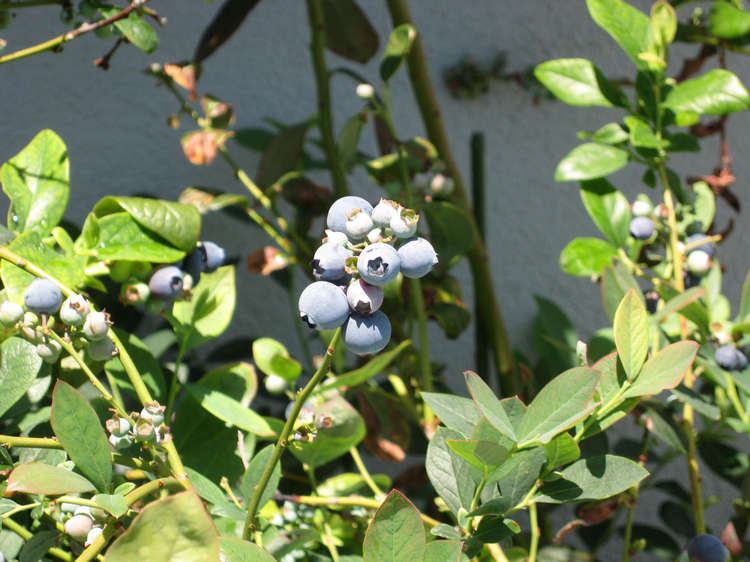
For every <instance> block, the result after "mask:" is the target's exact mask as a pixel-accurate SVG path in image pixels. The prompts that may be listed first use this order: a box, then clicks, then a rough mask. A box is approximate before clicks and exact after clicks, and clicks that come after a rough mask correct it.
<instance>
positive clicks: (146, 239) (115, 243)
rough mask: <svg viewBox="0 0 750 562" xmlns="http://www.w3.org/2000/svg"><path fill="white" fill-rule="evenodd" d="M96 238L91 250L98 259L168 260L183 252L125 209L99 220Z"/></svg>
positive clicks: (173, 259)
mask: <svg viewBox="0 0 750 562" xmlns="http://www.w3.org/2000/svg"><path fill="white" fill-rule="evenodd" d="M98 224H99V242H98V243H97V244H96V246H95V247H94V248H93V249H92V251H91V253H92V254H94V256H96V257H97V258H98V259H100V260H129V261H149V262H152V263H171V262H175V261H178V260H180V259H182V258H183V257H184V256H185V252H183V251H182V250H179V249H177V248H173V247H172V246H171V245H170V244H169V243H168V242H167V241H166V240H164V239H163V238H162V237H161V236H160V235H159V234H157V233H156V232H153V231H151V230H148V229H147V228H145V227H144V226H143V225H142V224H140V223H139V222H138V221H136V220H135V219H134V218H133V217H132V215H129V214H128V213H125V212H122V213H113V214H111V215H107V216H105V217H102V218H100V219H99V220H98Z"/></svg>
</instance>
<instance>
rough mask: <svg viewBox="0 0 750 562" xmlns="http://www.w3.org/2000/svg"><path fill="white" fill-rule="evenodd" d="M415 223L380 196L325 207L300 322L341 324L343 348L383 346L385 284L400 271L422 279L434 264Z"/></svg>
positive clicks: (322, 326)
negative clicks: (312, 279)
mask: <svg viewBox="0 0 750 562" xmlns="http://www.w3.org/2000/svg"><path fill="white" fill-rule="evenodd" d="M418 221H419V215H417V214H416V213H415V212H414V211H413V210H411V209H405V208H404V207H402V206H401V205H399V204H398V203H396V202H394V201H389V200H386V199H381V201H380V203H379V204H378V205H377V206H376V207H375V208H373V207H372V205H370V203H368V202H367V201H365V200H364V199H362V198H361V197H354V196H347V197H342V198H341V199H338V200H337V201H336V202H335V203H334V204H333V205H332V206H331V208H330V209H329V211H328V217H327V225H328V230H326V234H327V238H326V239H324V240H323V245H322V246H320V248H318V250H317V251H316V252H315V256H314V258H313V260H312V262H310V265H311V266H312V268H313V275H314V276H315V278H316V279H317V281H316V282H314V283H312V284H311V285H308V286H307V288H305V290H304V291H303V292H302V295H301V296H300V298H299V313H300V317H301V318H302V320H304V321H305V322H306V323H307V325H308V326H310V327H311V328H315V329H317V330H334V329H336V328H338V327H342V333H341V335H342V341H343V343H344V346H345V347H346V348H347V349H348V350H350V351H352V352H353V353H356V354H358V355H366V354H370V353H377V352H379V351H380V350H382V349H383V348H384V347H385V346H386V345H387V344H388V341H389V340H390V338H391V323H390V321H389V320H388V317H387V316H386V315H385V314H384V313H383V312H382V311H380V310H379V309H380V306H381V305H382V304H383V286H384V285H387V284H388V283H390V282H392V281H394V280H395V279H396V277H397V276H398V274H399V272H400V273H401V274H403V276H404V277H409V278H412V279H417V278H420V277H423V276H425V275H427V273H428V272H429V271H430V270H432V268H433V266H434V265H435V264H436V263H437V262H438V259H437V254H436V253H435V250H434V248H433V247H432V244H430V243H429V242H428V241H427V240H425V239H424V238H420V237H416V236H414V234H415V233H416V230H417V222H418ZM397 240H400V241H401V242H400V244H399V246H398V248H396V247H395V246H394V244H395V242H396V241H397Z"/></svg>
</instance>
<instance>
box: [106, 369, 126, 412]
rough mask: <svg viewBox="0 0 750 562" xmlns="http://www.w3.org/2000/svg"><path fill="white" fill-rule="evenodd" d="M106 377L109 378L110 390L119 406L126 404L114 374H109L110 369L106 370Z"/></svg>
mask: <svg viewBox="0 0 750 562" xmlns="http://www.w3.org/2000/svg"><path fill="white" fill-rule="evenodd" d="M104 376H106V377H107V382H108V383H109V389H110V392H112V399H113V400H114V401H115V402H117V403H118V404H125V402H124V401H123V399H122V394H121V393H120V387H119V386H117V380H116V379H115V377H114V375H112V373H110V372H109V369H104Z"/></svg>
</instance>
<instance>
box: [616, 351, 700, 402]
mask: <svg viewBox="0 0 750 562" xmlns="http://www.w3.org/2000/svg"><path fill="white" fill-rule="evenodd" d="M697 353H698V344H697V343H695V342H694V341H682V342H677V343H673V344H671V345H668V346H667V347H665V348H664V349H662V350H661V351H659V353H657V354H656V355H654V356H653V357H652V358H651V359H650V360H649V361H648V362H646V364H645V365H644V366H643V369H642V370H641V373H640V375H638V377H637V378H636V379H635V380H634V381H633V384H632V385H631V386H630V388H628V389H627V390H626V391H625V394H623V396H622V397H623V398H630V397H635V396H643V395H645V394H659V393H660V392H661V391H662V390H664V389H666V388H674V387H676V386H677V385H678V384H680V381H681V380H682V379H683V377H684V376H685V373H686V372H687V370H688V369H689V368H690V367H691V365H692V364H693V361H694V360H695V355H696V354H697Z"/></svg>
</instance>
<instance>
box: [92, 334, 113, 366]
mask: <svg viewBox="0 0 750 562" xmlns="http://www.w3.org/2000/svg"><path fill="white" fill-rule="evenodd" d="M87 351H88V354H89V357H91V358H92V359H93V360H94V361H109V360H110V359H112V357H114V355H115V352H116V348H115V344H114V342H113V341H112V340H111V339H109V338H102V339H100V340H95V341H92V342H91V343H89V346H88V348H87Z"/></svg>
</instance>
